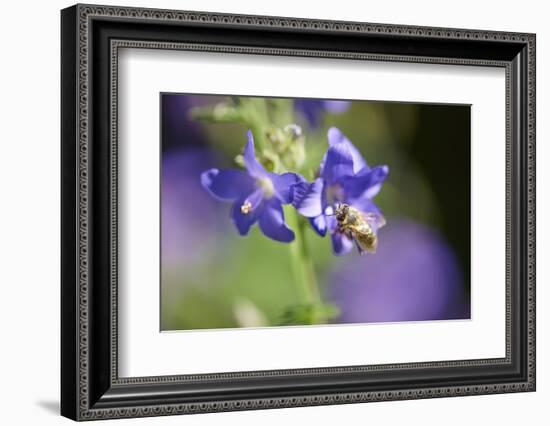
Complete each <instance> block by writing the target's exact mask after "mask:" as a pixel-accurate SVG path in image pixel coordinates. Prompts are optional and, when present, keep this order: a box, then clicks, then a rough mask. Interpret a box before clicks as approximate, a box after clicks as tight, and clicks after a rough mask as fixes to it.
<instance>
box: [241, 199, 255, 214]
mask: <svg viewBox="0 0 550 426" xmlns="http://www.w3.org/2000/svg"><path fill="white" fill-rule="evenodd" d="M251 210H252V203H251V202H250V201H248V200H247V201H245V202H244V203H243V205H242V206H241V213H242V214H248V213H250V211H251Z"/></svg>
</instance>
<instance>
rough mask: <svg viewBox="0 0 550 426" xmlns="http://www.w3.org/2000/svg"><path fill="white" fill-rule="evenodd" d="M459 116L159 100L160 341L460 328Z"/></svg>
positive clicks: (258, 101)
mask: <svg viewBox="0 0 550 426" xmlns="http://www.w3.org/2000/svg"><path fill="white" fill-rule="evenodd" d="M470 113H471V106H470V105H467V104H445V103H441V104H428V103H412V102H384V101H379V100H348V99H313V98H288V97H280V98H279V97H260V96H240V95H234V94H223V95H210V94H191V93H160V121H159V122H160V127H161V128H160V136H161V179H160V182H161V184H160V186H161V188H160V194H161V196H160V198H161V200H160V217H161V224H160V227H161V232H160V235H161V237H160V238H161V241H160V247H161V249H160V264H161V280H160V303H161V306H160V316H161V318H160V328H161V331H184V330H204V329H225V328H258V327H285V326H312V325H313V326H321V325H338V324H368V323H382V322H406V321H443V320H469V319H470V234H471V226H470V202H471V201H470V199H471V191H470V179H471V176H470V162H471V159H470V156H471V147H470V142H471V141H470V138H471V123H470V121H471V118H470V117H471V114H470Z"/></svg>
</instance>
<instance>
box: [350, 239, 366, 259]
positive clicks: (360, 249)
mask: <svg viewBox="0 0 550 426" xmlns="http://www.w3.org/2000/svg"><path fill="white" fill-rule="evenodd" d="M353 241H354V242H355V246H356V247H357V251H358V252H359V254H360V255H363V254H365V253H366V251H365V250H363V247H361V244H359V243H358V242H357V240H356V239H354V240H353Z"/></svg>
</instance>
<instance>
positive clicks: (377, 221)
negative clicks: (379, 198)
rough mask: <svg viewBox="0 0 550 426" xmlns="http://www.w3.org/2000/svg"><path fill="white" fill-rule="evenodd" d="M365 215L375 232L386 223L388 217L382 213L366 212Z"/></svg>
mask: <svg viewBox="0 0 550 426" xmlns="http://www.w3.org/2000/svg"><path fill="white" fill-rule="evenodd" d="M363 217H364V218H365V220H366V221H367V223H368V224H369V226H370V227H371V228H372V229H373V231H374V232H376V231H378V230H379V229H380V228H382V227H383V226H384V225H385V224H386V218H385V217H384V216H383V215H382V214H381V213H374V212H368V213H364V214H363Z"/></svg>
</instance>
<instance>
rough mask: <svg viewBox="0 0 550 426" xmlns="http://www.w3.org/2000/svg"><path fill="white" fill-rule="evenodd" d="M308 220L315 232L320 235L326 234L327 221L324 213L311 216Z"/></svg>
mask: <svg viewBox="0 0 550 426" xmlns="http://www.w3.org/2000/svg"><path fill="white" fill-rule="evenodd" d="M308 220H309V223H310V224H311V226H312V228H313V229H314V230H315V232H317V233H318V234H319V235H320V236H321V237H324V236H325V235H326V234H327V221H326V218H325V215H322V214H321V215H319V216H317V217H311V218H309V219H308Z"/></svg>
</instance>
